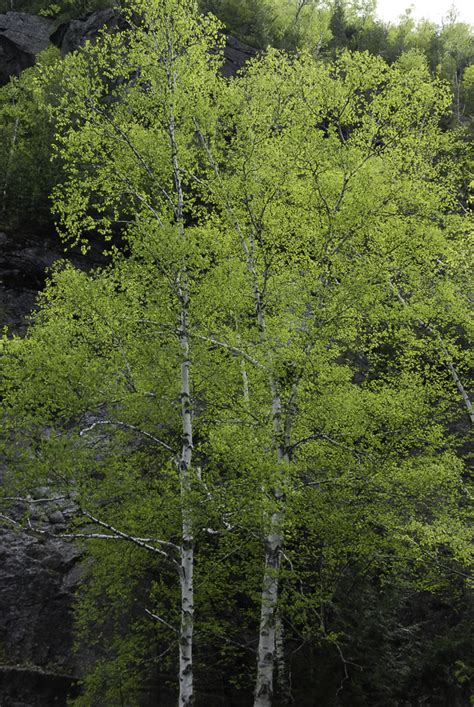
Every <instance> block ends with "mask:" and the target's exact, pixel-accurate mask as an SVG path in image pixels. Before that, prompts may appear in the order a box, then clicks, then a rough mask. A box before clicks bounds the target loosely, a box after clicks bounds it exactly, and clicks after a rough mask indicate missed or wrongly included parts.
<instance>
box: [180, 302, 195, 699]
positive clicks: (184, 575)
mask: <svg viewBox="0 0 474 707" xmlns="http://www.w3.org/2000/svg"><path fill="white" fill-rule="evenodd" d="M181 298H182V312H181V330H180V341H181V351H182V362H181V417H182V423H183V442H182V451H181V459H180V460H179V477H180V479H179V480H180V486H181V518H182V526H181V527H182V538H181V570H180V585H181V628H180V635H179V705H180V707H189V706H190V705H192V704H193V630H194V586H193V572H194V538H193V529H192V518H191V513H190V508H189V493H190V490H191V485H192V482H191V473H190V472H191V459H192V450H193V427H192V407H191V394H190V376H189V373H190V362H189V339H188V310H187V307H188V301H187V295H186V294H185V293H182V292H181Z"/></svg>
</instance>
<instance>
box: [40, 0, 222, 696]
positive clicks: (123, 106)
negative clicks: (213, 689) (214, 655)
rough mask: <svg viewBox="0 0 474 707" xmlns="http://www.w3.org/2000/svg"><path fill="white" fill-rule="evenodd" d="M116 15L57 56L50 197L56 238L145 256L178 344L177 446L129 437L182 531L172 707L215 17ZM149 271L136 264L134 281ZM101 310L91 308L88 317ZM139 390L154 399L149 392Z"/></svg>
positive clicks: (188, 521) (189, 583)
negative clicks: (102, 29) (149, 445)
mask: <svg viewBox="0 0 474 707" xmlns="http://www.w3.org/2000/svg"><path fill="white" fill-rule="evenodd" d="M125 14H126V16H127V17H128V22H129V25H130V29H129V31H127V32H123V33H119V34H117V35H114V36H110V35H107V34H104V35H103V36H102V37H101V39H100V41H99V42H97V44H96V45H95V46H93V47H92V46H91V45H89V46H87V47H86V48H85V49H84V51H81V52H78V53H76V54H74V55H72V56H70V57H68V58H67V59H66V60H65V61H64V63H63V64H62V65H61V67H60V73H61V93H60V96H59V99H58V102H57V105H56V106H55V107H54V117H55V120H56V125H57V142H56V151H57V159H58V160H59V161H60V162H62V163H63V164H64V170H65V180H64V182H63V183H62V184H61V185H60V186H59V187H58V189H57V191H56V193H55V197H54V198H55V208H56V213H57V214H58V217H59V220H60V222H61V224H62V226H63V229H64V234H65V236H66V237H68V238H70V239H72V240H73V241H75V242H80V243H81V244H82V245H83V247H84V248H87V234H88V232H90V231H92V230H94V231H95V232H96V233H97V232H98V233H100V234H102V235H103V236H105V237H106V238H107V237H108V236H109V235H110V233H111V232H112V230H113V229H116V228H117V227H118V226H119V224H121V226H122V231H123V232H125V233H126V234H127V235H126V238H127V239H128V241H129V247H130V249H132V250H133V251H134V252H135V256H136V259H135V262H137V261H138V259H139V258H141V259H142V260H143V262H144V263H147V266H148V268H149V267H150V263H152V264H153V265H152V269H154V270H155V278H156V280H158V281H159V282H161V283H164V284H162V285H161V289H162V290H163V288H164V290H166V294H164V297H165V301H166V303H167V305H166V308H167V313H166V316H164V317H163V316H162V313H163V309H160V310H159V316H155V317H151V319H153V320H154V321H155V322H157V323H158V325H159V327H160V328H161V331H162V333H163V331H164V332H165V336H166V337H167V338H168V339H170V340H171V342H172V341H173V339H174V342H175V345H176V346H177V347H178V351H177V354H176V355H177V361H179V365H178V364H177V366H178V367H177V369H176V371H173V372H171V371H170V372H169V373H168V375H171V376H175V375H176V376H177V378H176V381H175V382H176V386H177V396H178V398H179V401H180V418H181V443H180V448H179V450H176V449H174V448H173V447H172V446H171V445H170V444H169V443H168V442H165V441H163V440H162V439H161V438H159V434H158V433H156V434H155V432H145V431H144V430H141V431H140V433H141V434H142V435H144V434H146V435H147V436H148V438H149V439H151V440H155V443H156V444H157V445H158V446H161V447H162V448H163V449H164V450H167V451H168V452H171V453H173V454H174V458H175V464H176V468H177V472H178V480H179V488H180V494H181V534H180V541H179V543H178V545H179V561H176V560H175V559H174V558H172V561H173V562H174V563H175V564H177V569H178V575H179V582H180V587H181V619H180V629H179V684H180V696H179V704H182V705H190V704H191V703H192V701H193V662H192V646H193V628H194V598H193V592H194V587H193V571H194V531H193V522H192V517H191V510H190V496H191V494H192V488H193V484H194V481H195V479H196V474H197V472H196V469H195V468H194V465H193V434H194V428H193V417H194V413H193V397H194V392H193V389H192V388H193V382H192V380H193V374H192V363H191V361H192V343H191V340H190V326H191V319H190V318H191V302H190V300H191V297H192V290H193V284H192V280H193V278H194V279H195V278H196V267H199V266H197V265H196V257H195V254H194V253H193V249H194V250H195V249H196V243H197V238H196V233H194V232H193V233H194V235H192V236H191V235H190V230H191V231H192V229H190V223H191V222H192V219H194V220H195V221H196V215H195V198H196V195H195V190H194V191H193V190H192V188H191V179H190V175H191V174H192V173H194V172H195V170H196V160H197V151H196V149H195V148H194V147H193V144H192V119H194V118H196V117H197V116H199V117H200V120H201V121H204V122H205V121H206V120H208V121H212V120H213V119H214V115H213V111H212V107H211V106H212V101H211V93H212V91H213V88H214V86H215V84H216V81H217V78H216V74H217V70H218V66H219V62H220V57H219V54H218V53H214V55H211V54H210V51H211V49H215V48H216V47H218V46H219V41H220V40H219V39H218V37H217V25H216V23H215V22H214V21H213V19H212V18H211V17H208V18H205V17H199V16H198V14H197V11H196V9H195V7H194V4H193V3H188V2H182V3H181V2H178V3H175V2H169V3H148V2H147V3H141V2H135V3H133V5H132V6H131V8H130V11H129V12H126V13H125ZM137 23H138V24H137ZM56 69H57V67H54V70H56ZM147 272H148V274H146V273H147ZM150 274H151V273H150V271H149V269H148V271H147V269H146V268H145V266H144V269H143V273H142V277H143V278H145V277H149V276H150ZM154 290H155V292H156V291H157V287H156V285H155V286H154ZM166 308H165V309H166ZM157 314H158V313H157ZM102 316H104V315H103V313H100V311H98V313H97V317H99V318H100V317H102ZM104 326H105V328H107V326H108V324H107V322H105V323H104ZM110 326H112V325H110ZM124 331H125V329H124V328H123V327H121V328H120V331H118V332H117V333H114V329H113V328H111V329H110V331H109V334H110V336H112V338H113V340H115V342H116V346H117V350H118V351H121V352H122V355H123V364H124V376H125V379H126V381H125V386H126V387H127V386H128V387H129V388H130V389H131V390H135V382H134V376H135V370H134V367H133V365H132V364H130V363H129V361H128V353H127V351H128V346H127V344H126V343H125V342H124V341H123V338H124ZM170 346H171V347H172V344H171V343H170ZM178 371H179V372H178ZM161 374H164V369H163V370H161ZM147 392H149V393H150V395H157V392H156V390H155V391H147ZM104 402H105V401H104ZM105 425H109V427H110V428H111V429H112V430H113V429H114V428H115V429H117V427H118V428H119V429H120V428H127V423H125V422H123V423H115V422H109V421H107V420H106V421H100V420H97V421H96V422H94V423H93V424H91V425H90V426H87V425H85V426H84V427H83V429H81V431H80V434H81V436H85V435H87V434H89V433H92V432H93V431H94V430H95V429H96V428H97V427H99V426H101V427H102V426H105ZM133 428H134V425H132V424H129V429H130V430H133ZM90 520H91V521H92V522H97V523H98V524H99V525H101V524H102V523H103V521H100V520H97V519H96V520H95V521H94V520H93V519H92V517H91V518H90ZM108 525H109V524H108V523H105V524H104V527H106V528H107V527H108ZM109 530H110V528H109ZM112 532H115V534H116V535H117V534H120V532H119V531H118V530H115V531H112ZM124 537H125V536H124ZM154 551H155V552H157V553H158V554H161V555H163V556H165V557H168V556H169V555H172V554H173V543H166V542H161V546H159V547H156V544H155V550H154Z"/></svg>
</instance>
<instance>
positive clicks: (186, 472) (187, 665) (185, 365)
mask: <svg viewBox="0 0 474 707" xmlns="http://www.w3.org/2000/svg"><path fill="white" fill-rule="evenodd" d="M166 72H167V78H168V88H169V91H170V113H169V123H168V136H169V144H170V148H171V160H172V165H173V177H174V187H175V194H176V205H175V218H176V223H177V226H178V231H179V235H180V236H181V238H183V239H184V238H185V229H184V193H183V185H182V180H181V168H180V164H179V160H178V144H177V141H176V134H175V114H174V93H175V91H176V80H177V76H176V72H175V71H174V67H173V46H172V42H171V40H170V39H169V38H168V64H167V66H166ZM177 290H178V291H177V294H178V300H179V303H180V306H181V315H180V328H179V342H180V348H181V419H182V432H183V437H182V449H181V457H180V459H179V460H178V471H179V482H180V488H181V567H180V588H181V624H180V632H179V705H180V707H191V705H192V704H193V703H194V681H193V632H194V578H193V575H194V536H193V526H192V517H191V509H190V505H189V504H190V497H189V496H190V492H191V488H192V478H191V463H192V452H193V415H192V400H191V380H190V370H191V362H190V356H189V293H188V283H187V275H186V264H185V263H183V267H182V270H181V273H180V274H179V276H178V279H177Z"/></svg>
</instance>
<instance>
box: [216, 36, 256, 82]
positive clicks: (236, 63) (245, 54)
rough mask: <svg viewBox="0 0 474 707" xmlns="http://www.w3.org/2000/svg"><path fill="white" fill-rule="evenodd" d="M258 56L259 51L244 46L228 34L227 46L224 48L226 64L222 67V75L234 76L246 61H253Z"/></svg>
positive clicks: (246, 45)
mask: <svg viewBox="0 0 474 707" xmlns="http://www.w3.org/2000/svg"><path fill="white" fill-rule="evenodd" d="M257 54H258V49H255V48H254V47H250V46H249V45H248V44H244V43H243V42H241V41H240V39H237V38H236V37H232V35H230V34H228V35H227V37H226V45H225V48H224V57H225V62H224V64H223V66H222V74H223V75H224V76H227V77H229V76H234V74H236V73H237V71H239V70H240V69H241V68H242V67H243V65H244V64H245V62H246V61H248V60H249V59H252V58H253V57H254V56H256V55H257Z"/></svg>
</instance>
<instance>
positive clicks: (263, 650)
mask: <svg viewBox="0 0 474 707" xmlns="http://www.w3.org/2000/svg"><path fill="white" fill-rule="evenodd" d="M251 267H252V269H253V263H252V264H251ZM254 295H255V304H256V312H257V323H258V327H259V330H260V335H261V337H262V339H263V340H264V339H265V317H264V312H263V306H262V301H261V296H260V292H259V290H258V287H257V284H256V283H254ZM269 384H270V388H271V391H272V421H273V439H274V443H275V444H276V446H277V465H278V467H279V469H278V474H279V473H281V465H282V463H283V462H288V454H287V452H286V445H285V440H284V439H283V436H282V425H281V415H282V405H281V398H280V394H279V391H278V388H277V385H276V383H275V381H274V379H273V376H272V375H271V376H270V380H269ZM277 476H278V475H277ZM274 499H275V504H276V506H277V508H276V510H275V511H274V512H273V513H272V514H271V517H270V527H269V530H268V534H267V536H266V538H265V566H264V571H263V582H262V598H261V608H260V630H259V637H258V651H257V678H256V682H255V699H254V707H271V704H272V700H273V675H274V671H275V663H276V625H277V621H276V619H277V606H278V593H279V580H280V564H281V552H282V550H283V521H284V499H283V492H282V490H281V489H279V488H278V487H277V488H276V490H275V491H274Z"/></svg>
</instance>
